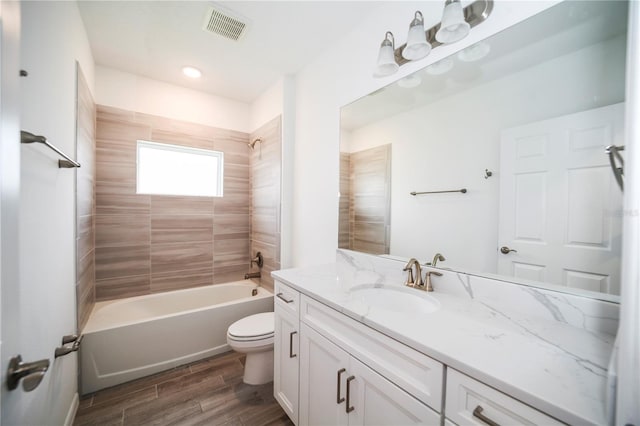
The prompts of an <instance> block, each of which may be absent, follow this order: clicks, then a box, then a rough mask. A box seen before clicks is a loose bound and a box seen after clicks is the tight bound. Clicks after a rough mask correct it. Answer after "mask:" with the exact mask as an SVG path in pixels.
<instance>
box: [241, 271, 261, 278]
mask: <svg viewBox="0 0 640 426" xmlns="http://www.w3.org/2000/svg"><path fill="white" fill-rule="evenodd" d="M249 278H260V272H247V273H246V274H244V279H245V280H248V279H249Z"/></svg>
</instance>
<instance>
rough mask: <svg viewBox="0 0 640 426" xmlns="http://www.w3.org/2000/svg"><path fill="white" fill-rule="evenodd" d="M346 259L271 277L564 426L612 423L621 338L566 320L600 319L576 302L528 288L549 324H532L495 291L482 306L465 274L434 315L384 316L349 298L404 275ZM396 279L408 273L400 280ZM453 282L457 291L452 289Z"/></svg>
mask: <svg viewBox="0 0 640 426" xmlns="http://www.w3.org/2000/svg"><path fill="white" fill-rule="evenodd" d="M347 253H348V252H347ZM344 257H346V259H345V261H342V262H341V261H340V255H339V256H338V261H337V262H336V263H335V264H328V265H319V266H312V267H305V268H298V269H288V270H281V271H276V272H273V273H272V275H273V276H274V277H275V278H276V279H277V280H279V281H281V282H283V283H285V284H288V285H290V286H291V287H293V288H295V289H297V290H298V291H300V292H301V293H303V294H305V295H307V296H309V297H311V298H313V299H315V300H317V301H319V302H322V303H324V304H326V305H328V306H330V307H332V308H333V309H335V310H337V311H340V312H342V313H344V314H345V315H347V316H349V317H351V318H353V319H355V320H357V321H360V322H361V323H363V324H365V325H367V326H369V327H371V328H373V329H375V330H377V331H379V332H381V333H383V334H385V335H387V336H389V337H392V338H394V339H396V340H398V341H400V342H402V343H404V344H406V345H408V346H410V347H412V348H414V349H416V350H418V351H420V352H422V353H424V354H426V355H428V356H430V357H432V358H434V359H436V360H438V361H440V362H442V363H444V364H446V365H448V366H449V367H452V368H454V369H456V370H458V371H460V372H462V373H465V374H467V375H469V376H471V377H474V378H475V379H477V380H479V381H481V382H483V383H485V384H487V385H489V386H492V387H494V388H496V389H498V390H500V391H502V392H504V393H506V394H508V395H510V396H512V397H514V398H516V399H518V400H520V401H522V402H524V403H526V404H528V405H530V406H532V407H534V408H537V409H538V410H540V411H542V412H544V413H546V414H548V415H550V416H552V417H555V418H557V419H558V420H560V421H563V422H566V423H568V424H606V423H607V420H606V414H605V399H606V397H605V389H606V383H607V367H608V363H609V358H610V356H611V352H612V348H613V343H614V339H615V337H614V336H613V335H612V334H609V333H606V332H602V331H599V330H590V329H589V327H586V328H585V327H581V326H577V325H576V321H572V320H567V318H568V317H569V313H570V312H569V311H566V310H565V309H569V310H570V311H571V312H575V311H576V309H578V310H579V311H580V314H581V315H582V318H581V319H578V321H582V324H586V323H587V321H588V320H589V319H590V317H591V316H593V315H592V314H590V313H589V312H586V311H587V310H586V309H584V308H583V307H582V306H578V305H579V304H578V303H576V302H575V301H574V300H571V298H562V301H561V302H558V300H554V299H553V298H554V297H555V296H554V295H553V294H551V295H549V292H546V293H545V292H544V291H540V292H539V294H538V292H537V291H535V290H531V289H530V288H525V289H518V290H520V291H523V292H526V293H523V294H526V295H527V297H531V298H532V300H535V301H537V302H540V303H541V304H542V305H544V308H545V309H546V310H547V311H549V312H548V313H549V315H548V317H545V316H544V315H528V312H527V309H520V308H519V304H521V303H522V301H521V300H515V299H514V300H508V298H509V297H512V296H509V294H510V291H505V292H502V293H504V294H502V293H500V292H496V291H495V289H494V290H492V291H493V293H491V294H489V295H487V294H485V295H484V296H483V295H482V294H481V293H482V292H483V291H485V293H486V290H483V289H481V287H482V286H481V285H480V284H478V283H473V284H472V283H471V281H469V280H467V283H466V284H465V283H464V280H463V279H462V278H461V277H460V275H462V274H456V273H453V272H452V273H450V274H447V273H445V276H444V277H437V278H438V281H437V283H438V284H436V281H435V278H434V287H435V286H436V285H437V287H436V291H434V292H432V293H429V294H428V297H433V298H434V299H435V300H437V302H438V303H439V304H440V308H439V309H438V310H436V311H435V312H427V313H425V312H416V311H411V310H407V311H405V312H399V311H391V310H388V309H386V308H385V307H384V306H380V307H378V306H370V305H368V304H365V303H362V301H360V300H359V299H358V297H357V296H356V294H357V293H354V292H352V291H351V290H352V289H353V288H354V287H355V286H360V287H361V286H363V285H370V286H374V287H375V286H381V285H398V286H400V287H402V284H403V280H402V277H403V275H402V273H401V266H403V265H402V264H399V263H398V262H393V263H391V262H392V261H386V260H385V262H386V264H385V265H380V264H372V265H368V266H367V267H362V265H359V264H358V261H360V263H362V262H361V259H360V260H358V259H356V260H354V259H349V258H348V257H349V256H344ZM375 262H378V261H375ZM375 262H374V263H375ZM398 265H400V268H398ZM385 268H386V269H385ZM397 270H399V271H400V273H399V274H398V275H397V276H395V275H394V274H397V272H396V271H397ZM389 271H392V272H391V273H390V272H389ZM441 272H443V271H441ZM447 275H450V276H449V277H447ZM440 278H442V279H443V281H440ZM446 280H449V281H450V282H449V283H448V285H445V281H446ZM451 280H457V281H459V282H458V284H460V283H462V285H461V286H462V287H464V292H463V293H460V292H458V293H455V292H446V291H444V290H442V289H444V288H445V287H451V288H452V287H454V284H453V282H454V281H451ZM502 285H503V286H504V285H507V284H502ZM458 287H460V285H458ZM439 288H440V289H441V291H439V290H438V289H439ZM409 290H411V291H416V292H421V293H422V291H421V290H415V289H409ZM511 293H513V291H511ZM423 294H424V293H423ZM465 294H466V295H465ZM425 296H427V295H426V294H425ZM500 297H503V298H504V299H505V300H499V301H497V302H495V303H494V299H496V298H498V299H499V298H500ZM518 299H520V297H518ZM545 299H546V300H545ZM558 299H560V298H558ZM563 305H564V306H563ZM576 306H578V308H576ZM607 309H608V308H607ZM594 315H595V316H597V315H602V312H599V313H596V314H594ZM578 324H581V323H580V322H578Z"/></svg>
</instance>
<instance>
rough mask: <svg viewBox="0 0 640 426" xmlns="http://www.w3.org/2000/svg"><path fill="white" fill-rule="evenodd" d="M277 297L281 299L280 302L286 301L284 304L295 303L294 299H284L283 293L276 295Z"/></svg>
mask: <svg viewBox="0 0 640 426" xmlns="http://www.w3.org/2000/svg"><path fill="white" fill-rule="evenodd" d="M276 297H277V298H278V299H280V300H284V302H285V303H293V299H291V300H287V299H285V298H284V296H283V295H282V293H278V294H276Z"/></svg>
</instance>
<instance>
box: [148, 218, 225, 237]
mask: <svg viewBox="0 0 640 426" xmlns="http://www.w3.org/2000/svg"><path fill="white" fill-rule="evenodd" d="M212 241H213V216H212V215H210V214H209V215H153V216H151V244H156V243H186V242H212Z"/></svg>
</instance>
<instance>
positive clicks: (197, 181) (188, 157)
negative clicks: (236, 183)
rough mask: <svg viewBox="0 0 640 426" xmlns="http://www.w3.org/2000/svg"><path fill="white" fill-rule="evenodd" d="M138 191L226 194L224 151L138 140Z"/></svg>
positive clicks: (146, 192)
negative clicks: (223, 171) (223, 177)
mask: <svg viewBox="0 0 640 426" xmlns="http://www.w3.org/2000/svg"><path fill="white" fill-rule="evenodd" d="M137 161H138V163H137V169H138V170H137V173H138V175H137V183H138V185H137V190H136V192H137V193H138V194H161V195H195V196H201V197H222V176H223V173H222V170H223V165H224V154H223V153H222V152H219V151H210V150H207V149H198V148H189V147H185V146H178V145H169V144H163V143H156V142H147V141H138V160H137Z"/></svg>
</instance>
